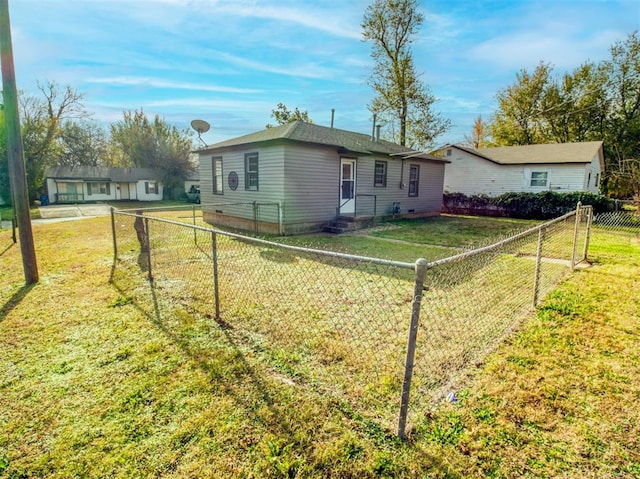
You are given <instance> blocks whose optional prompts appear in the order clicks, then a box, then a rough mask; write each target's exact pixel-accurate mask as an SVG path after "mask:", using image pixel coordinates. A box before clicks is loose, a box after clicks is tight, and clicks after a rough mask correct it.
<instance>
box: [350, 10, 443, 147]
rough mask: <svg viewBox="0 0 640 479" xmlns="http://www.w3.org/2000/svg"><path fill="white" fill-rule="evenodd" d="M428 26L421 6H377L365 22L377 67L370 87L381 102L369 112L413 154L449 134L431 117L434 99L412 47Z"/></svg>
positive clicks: (375, 102) (375, 101) (438, 118)
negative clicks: (420, 73) (412, 150)
mask: <svg viewBox="0 0 640 479" xmlns="http://www.w3.org/2000/svg"><path fill="white" fill-rule="evenodd" d="M423 21H424V17H423V15H422V14H421V13H420V12H418V2H417V1H416V0H375V1H374V2H373V3H372V4H371V5H369V6H368V7H367V10H366V12H365V14H364V19H363V22H362V29H363V31H362V36H363V40H364V41H370V42H372V48H371V57H372V58H373V60H374V61H375V66H374V68H373V72H372V73H371V76H370V78H369V85H370V86H371V87H372V88H373V90H374V91H375V93H376V96H375V97H374V99H373V100H372V102H371V104H370V105H369V109H370V110H371V111H372V112H373V113H374V114H376V115H377V117H378V118H380V120H381V123H383V124H384V123H386V124H388V125H389V126H390V128H389V129H390V131H391V133H392V135H391V136H393V138H392V139H393V140H394V141H396V142H397V143H399V144H400V145H403V146H405V145H408V146H410V147H413V148H424V147H427V146H429V145H431V144H432V143H433V142H434V140H435V138H436V137H437V136H439V135H440V134H442V133H444V132H446V131H447V130H448V129H449V128H450V122H449V121H448V120H445V119H443V118H442V117H441V116H440V115H439V114H437V113H434V112H433V111H432V106H433V103H434V102H435V98H434V97H433V95H432V94H431V93H430V92H429V90H428V89H427V87H426V86H425V85H423V84H422V82H421V81H420V79H419V75H418V74H417V72H416V69H415V65H414V61H413V53H412V51H411V43H412V42H413V36H414V35H415V34H416V33H417V32H418V30H419V28H420V26H421V25H422V22H423ZM396 126H397V130H396ZM396 131H397V134H396Z"/></svg>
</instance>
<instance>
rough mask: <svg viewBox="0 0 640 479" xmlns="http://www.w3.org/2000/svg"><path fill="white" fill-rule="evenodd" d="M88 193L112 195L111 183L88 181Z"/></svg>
mask: <svg viewBox="0 0 640 479" xmlns="http://www.w3.org/2000/svg"><path fill="white" fill-rule="evenodd" d="M87 194H88V195H110V194H111V185H110V183H87Z"/></svg>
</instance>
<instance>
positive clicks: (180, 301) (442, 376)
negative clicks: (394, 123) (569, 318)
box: [112, 206, 592, 437]
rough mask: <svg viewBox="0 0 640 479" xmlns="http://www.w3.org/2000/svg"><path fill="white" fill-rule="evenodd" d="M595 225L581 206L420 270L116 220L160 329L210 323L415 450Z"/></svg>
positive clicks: (117, 273) (118, 258)
mask: <svg viewBox="0 0 640 479" xmlns="http://www.w3.org/2000/svg"><path fill="white" fill-rule="evenodd" d="M591 222H592V209H591V207H588V206H587V207H581V206H579V207H578V209H577V210H576V211H574V212H571V213H568V214H566V215H564V216H562V217H560V218H558V219H556V220H553V221H550V222H547V223H544V224H542V225H539V226H536V227H534V228H530V229H528V230H526V231H522V232H520V233H518V234H515V235H513V236H511V237H509V238H505V239H503V240H501V241H498V242H497V243H493V244H487V245H484V246H482V247H479V248H476V249H474V250H469V251H465V252H463V253H460V254H458V255H456V256H452V257H450V258H445V259H442V260H438V261H432V262H430V263H429V262H427V261H426V260H417V261H416V263H415V264H412V263H404V262H396V261H388V260H381V259H377V258H366V257H360V256H354V255H345V254H341V253H334V252H327V251H318V250H312V249H308V248H300V247H294V246H286V245H282V244H278V243H275V242H270V241H265V240H262V239H259V238H252V237H248V236H243V235H238V234H233V233H229V232H224V231H220V230H217V229H212V228H210V227H207V226H205V225H204V224H203V223H202V221H201V217H199V216H198V215H197V214H196V210H195V209H193V211H191V212H189V211H186V212H185V211H172V212H163V213H162V215H160V214H159V212H155V211H137V212H136V211H122V210H121V211H118V210H112V228H113V245H114V251H115V262H114V268H113V272H112V282H113V283H114V284H115V285H116V287H117V288H119V289H120V290H121V291H123V294H124V293H126V294H127V295H130V296H132V297H133V298H135V299H136V302H138V303H139V304H146V306H144V307H147V308H149V309H150V310H153V311H154V313H155V314H156V316H162V317H163V318H172V319H171V320H172V321H179V320H180V318H181V317H182V316H184V313H182V314H181V313H180V311H183V312H184V311H189V312H191V313H194V314H192V315H190V317H193V316H195V317H199V318H204V319H205V320H207V321H209V323H210V324H213V325H214V326H215V327H216V328H218V329H220V330H223V331H224V333H225V335H226V337H227V338H228V339H229V340H230V341H232V342H233V344H235V345H237V347H238V348H239V350H240V352H241V353H242V354H243V355H244V357H251V358H254V359H255V360H258V361H260V363H261V364H263V365H265V367H266V368H267V369H268V370H269V371H272V373H273V374H274V375H275V376H276V377H277V378H279V379H280V380H283V381H286V382H291V383H293V384H298V385H301V386H306V387H309V388H313V389H315V390H317V391H319V392H320V393H322V394H332V395H335V397H336V398H337V400H339V401H346V403H348V404H349V405H351V406H353V407H355V408H357V410H358V413H359V414H361V415H362V416H364V417H368V418H370V419H373V420H375V421H376V422H377V423H379V424H380V426H381V427H384V428H387V429H390V430H394V429H396V428H397V431H398V434H399V435H400V436H401V437H404V436H405V435H406V430H407V424H409V425H410V424H412V423H414V422H416V421H419V420H420V418H421V415H423V414H424V412H425V411H427V410H429V409H430V408H431V407H432V406H433V404H434V402H436V401H439V400H442V399H443V398H444V397H446V396H447V393H449V392H451V391H455V390H456V388H457V386H458V384H459V381H460V380H461V379H462V378H463V375H464V373H465V371H467V370H468V368H469V367H470V366H472V365H474V364H477V363H479V362H481V361H482V359H483V357H484V356H485V355H486V354H487V353H488V352H490V351H491V350H492V349H494V348H495V347H496V346H497V345H498V344H499V343H500V341H501V340H502V339H503V338H504V337H505V336H506V335H508V334H509V333H510V332H512V331H513V329H514V328H516V327H517V326H518V324H519V321H520V320H521V319H522V318H523V317H524V316H525V315H526V314H528V313H530V312H531V310H532V309H533V308H534V306H535V305H536V304H537V303H538V302H539V301H541V300H542V298H543V297H544V296H545V295H546V294H547V293H548V292H549V291H551V290H552V289H553V287H554V286H555V285H556V284H557V283H558V282H559V281H560V280H561V279H562V278H563V277H564V276H565V275H566V274H567V273H568V272H569V271H571V270H572V269H573V268H574V267H576V265H578V263H580V262H581V261H582V260H583V259H585V258H586V256H587V249H588V237H589V234H588V232H589V229H590V228H591ZM149 283H151V285H152V287H151V288H149ZM213 321H215V322H216V323H217V324H214V323H213ZM188 339H189V341H194V342H197V341H202V338H198V337H197V335H192V336H190V337H189V338H188ZM399 408H400V409H399Z"/></svg>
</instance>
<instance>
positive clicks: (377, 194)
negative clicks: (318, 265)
mask: <svg viewBox="0 0 640 479" xmlns="http://www.w3.org/2000/svg"><path fill="white" fill-rule="evenodd" d="M196 153H197V154H198V155H199V160H200V161H199V165H200V166H199V175H200V194H201V201H202V211H203V217H204V220H205V221H207V222H209V223H211V224H213V225H221V226H230V227H234V228H238V229H245V230H254V229H257V230H259V231H260V232H269V233H273V234H283V235H288V234H296V233H303V232H311V231H320V230H322V229H323V228H325V227H327V226H328V225H329V223H330V222H332V221H336V220H339V219H342V220H351V221H353V220H358V219H363V218H368V219H371V218H380V217H386V216H391V215H395V216H404V217H407V216H410V217H420V216H433V215H439V214H440V211H441V206H442V191H443V190H442V185H443V179H444V167H445V164H446V163H447V160H446V159H443V158H437V157H435V156H433V155H429V154H426V153H424V152H419V151H412V150H410V149H408V148H405V147H402V146H400V145H396V144H394V143H391V142H388V141H385V140H382V139H379V138H372V136H370V135H365V134H361V133H355V132H350V131H346V130H340V129H337V128H329V127H325V126H320V125H315V124H311V123H306V122H303V121H295V122H293V123H289V124H286V125H281V126H277V127H275V128H268V129H266V130H263V131H259V132H256V133H252V134H249V135H245V136H241V137H238V138H233V139H230V140H226V141H222V142H220V143H216V144H214V145H210V146H207V147H205V148H201V149H199V150H196Z"/></svg>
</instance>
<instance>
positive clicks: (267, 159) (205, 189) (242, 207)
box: [199, 145, 284, 223]
mask: <svg viewBox="0 0 640 479" xmlns="http://www.w3.org/2000/svg"><path fill="white" fill-rule="evenodd" d="M246 153H258V189H257V190H246V189H245V164H244V163H245V154H246ZM283 154H284V147H283V146H282V145H275V146H269V147H262V148H247V149H232V150H226V151H222V152H216V153H215V154H206V155H200V166H199V173H200V198H201V204H202V210H203V211H204V212H209V213H212V214H215V213H216V212H218V213H217V214H218V215H220V214H223V215H228V216H235V217H239V218H244V219H249V220H251V221H253V219H254V214H255V212H254V208H253V202H256V203H260V204H261V205H258V208H259V215H260V220H263V221H269V222H274V223H278V207H277V206H276V204H278V203H280V202H282V201H283V197H284V194H283V185H284V167H283V165H282V161H281V159H282V156H283ZM214 157H215V158H218V157H222V179H223V181H222V194H214V193H213V158H214ZM232 171H234V172H236V174H237V175H238V187H237V188H236V189H235V190H232V189H231V188H230V187H229V181H228V180H229V173H231V172H232ZM267 203H268V205H267ZM219 212H222V213H219Z"/></svg>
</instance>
